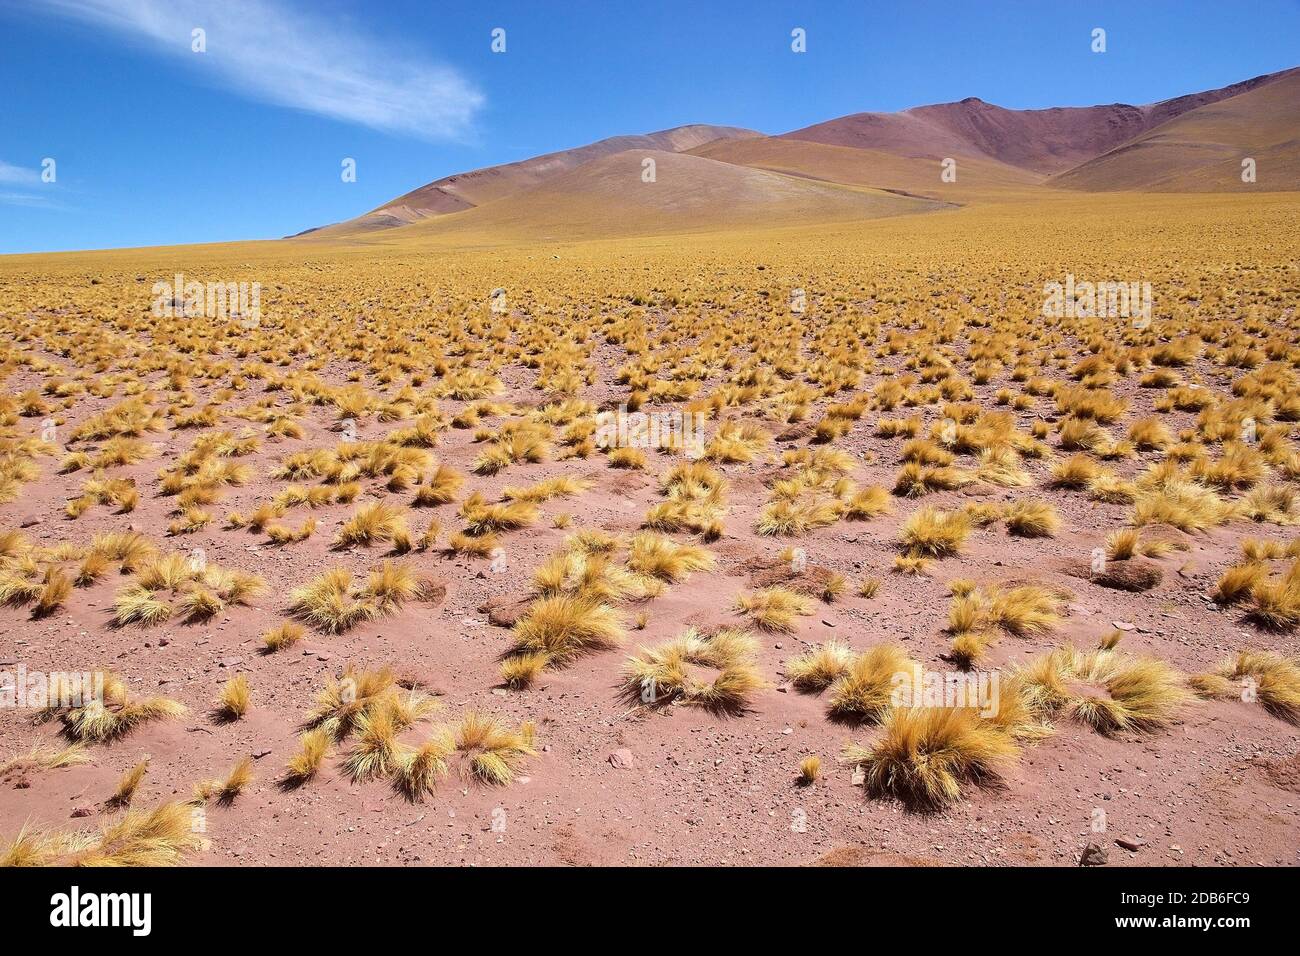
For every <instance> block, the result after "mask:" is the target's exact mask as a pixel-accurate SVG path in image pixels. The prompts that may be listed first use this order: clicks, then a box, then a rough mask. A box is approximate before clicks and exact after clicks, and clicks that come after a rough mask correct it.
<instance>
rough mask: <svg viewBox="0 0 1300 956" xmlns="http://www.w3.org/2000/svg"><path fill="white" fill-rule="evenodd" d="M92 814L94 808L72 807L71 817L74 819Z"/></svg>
mask: <svg viewBox="0 0 1300 956" xmlns="http://www.w3.org/2000/svg"><path fill="white" fill-rule="evenodd" d="M94 812H95V808H94V807H86V806H81V807H74V808H73V810H72V815H73V816H74V817H88V816H90V815H91V814H92V813H94Z"/></svg>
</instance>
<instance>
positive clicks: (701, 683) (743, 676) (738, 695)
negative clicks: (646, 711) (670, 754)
mask: <svg viewBox="0 0 1300 956" xmlns="http://www.w3.org/2000/svg"><path fill="white" fill-rule="evenodd" d="M757 651H758V647H757V643H756V642H755V641H754V638H753V636H752V635H750V634H748V633H746V632H744V631H737V630H731V629H724V630H719V631H716V632H714V633H711V634H706V633H703V632H700V631H698V630H696V629H694V628H692V629H690V630H688V631H686V632H685V633H684V634H681V635H680V636H678V637H676V638H673V639H672V640H670V641H666V642H665V643H663V644H659V645H657V646H655V647H642V648H640V649H639V650H638V651H637V653H636V654H635V655H634V656H633V657H631V658H630V659H629V660H628V662H627V664H626V665H625V666H624V675H625V682H624V685H623V691H624V696H625V697H626V698H627V699H629V700H639V701H640V702H642V703H643V704H646V705H649V706H664V705H666V704H671V703H674V702H677V701H681V702H682V703H684V704H692V705H695V706H699V707H703V708H705V709H706V710H712V711H718V712H725V713H740V712H742V711H744V710H745V709H746V708H747V707H748V705H749V702H750V698H751V697H752V696H753V694H754V693H755V692H757V691H758V690H760V689H762V688H764V687H766V686H767V682H766V681H765V680H764V679H763V677H762V676H761V674H760V673H759V671H758V666H757Z"/></svg>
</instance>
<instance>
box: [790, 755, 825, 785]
mask: <svg viewBox="0 0 1300 956" xmlns="http://www.w3.org/2000/svg"><path fill="white" fill-rule="evenodd" d="M821 772H822V758H821V757H818V756H817V755H816V754H814V755H812V756H811V757H804V758H803V760H801V761H800V762H799V776H798V777H797V778H796V780H797V782H798V784H799V786H801V787H811V786H812V785H813V784H815V783H816V782H817V778H818V777H820V776H821Z"/></svg>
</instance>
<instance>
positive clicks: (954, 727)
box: [844, 707, 1019, 811]
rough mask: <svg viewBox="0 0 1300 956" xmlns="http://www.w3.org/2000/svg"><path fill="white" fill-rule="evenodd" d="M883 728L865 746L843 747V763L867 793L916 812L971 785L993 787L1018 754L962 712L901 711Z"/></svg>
mask: <svg viewBox="0 0 1300 956" xmlns="http://www.w3.org/2000/svg"><path fill="white" fill-rule="evenodd" d="M882 730H883V733H882V736H881V737H880V739H879V740H878V741H877V742H876V743H874V744H872V745H870V746H866V747H863V746H858V745H850V746H849V747H847V748H846V749H845V751H844V760H845V762H846V763H848V764H850V765H853V766H858V767H861V768H862V770H863V773H864V779H863V783H864V786H865V787H866V790H867V792H868V793H870V794H872V795H873V796H877V797H893V798H895V799H897V800H900V801H902V802H903V803H904V804H906V805H907V806H909V807H912V808H913V809H917V810H925V811H934V810H938V809H941V808H942V807H944V806H945V805H947V804H949V803H952V802H954V801H956V800H958V799H959V798H960V797H961V795H962V792H963V791H964V790H965V789H966V788H968V787H970V786H987V785H993V784H997V783H998V782H999V780H1000V779H1001V772H1002V770H1003V769H1004V768H1005V766H1006V765H1007V764H1009V763H1011V762H1012V761H1014V759H1015V758H1016V756H1017V754H1018V752H1019V748H1018V746H1017V745H1016V743H1015V741H1014V739H1012V737H1011V736H1010V735H1009V734H1007V733H1006V732H1005V731H1004V730H1003V729H1002V728H1000V727H999V726H997V725H996V724H994V723H992V722H990V721H987V720H983V719H981V718H980V716H979V715H978V714H977V713H976V712H975V711H974V710H970V709H966V708H957V707H900V708H897V709H894V710H891V711H890V712H889V713H888V715H887V716H886V718H885V720H884V725H883V727H882Z"/></svg>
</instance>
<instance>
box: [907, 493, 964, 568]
mask: <svg viewBox="0 0 1300 956" xmlns="http://www.w3.org/2000/svg"><path fill="white" fill-rule="evenodd" d="M970 530H971V520H970V517H969V516H968V515H967V514H966V513H965V512H962V511H940V510H939V509H938V508H932V507H929V506H926V507H923V508H920V509H919V510H917V511H916V512H914V513H913V514H912V515H911V516H910V517H909V518H908V519H907V521H906V522H904V524H903V527H902V530H901V531H900V532H899V536H898V541H899V544H900V545H901V546H902V548H903V550H904V551H905V552H906V554H908V555H909V556H911V557H931V558H946V557H951V556H953V555H956V554H958V553H960V552H961V548H962V545H963V544H965V542H966V538H967V536H969V534H970Z"/></svg>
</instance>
